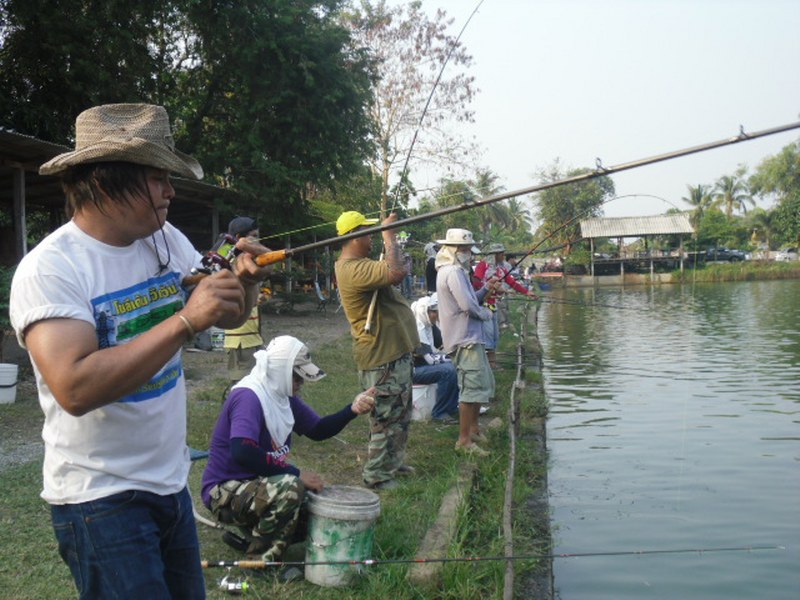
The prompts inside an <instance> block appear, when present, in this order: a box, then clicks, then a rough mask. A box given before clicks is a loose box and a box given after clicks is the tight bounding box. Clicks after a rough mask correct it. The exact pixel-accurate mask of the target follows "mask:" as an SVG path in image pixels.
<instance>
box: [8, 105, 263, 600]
mask: <svg viewBox="0 0 800 600" xmlns="http://www.w3.org/2000/svg"><path fill="white" fill-rule="evenodd" d="M75 134H76V135H75V139H76V142H75V150H74V151H72V152H67V153H65V154H61V155H59V156H56V157H55V158H53V159H52V160H50V161H48V162H47V163H45V164H44V165H42V166H41V168H40V170H39V172H40V173H41V174H42V175H60V176H61V181H62V186H63V188H64V192H65V194H66V196H67V201H68V203H69V209H70V213H71V215H72V219H71V220H70V221H69V222H68V223H66V224H65V225H63V226H61V227H60V228H59V229H57V230H56V231H55V232H53V233H51V234H50V235H49V236H47V237H46V238H45V239H44V240H43V241H42V242H41V243H40V244H39V245H38V246H36V248H34V249H33V250H32V251H31V252H30V253H29V254H28V255H27V256H25V258H23V260H22V262H21V263H20V264H19V267H18V268H17V271H16V273H15V275H14V279H13V282H12V286H11V301H10V304H11V306H10V314H11V322H12V325H13V327H14V329H15V331H16V334H17V339H18V340H19V343H20V344H21V345H22V346H24V347H26V348H27V350H28V352H29V353H30V356H31V362H32V363H33V366H34V370H35V372H36V381H37V385H38V388H39V402H40V404H41V406H42V410H43V411H44V426H43V431H42V437H43V439H44V444H45V455H44V465H43V469H42V470H43V476H44V490H43V492H42V498H44V500H45V501H47V502H48V503H49V504H50V509H51V517H52V523H53V528H54V530H55V535H56V539H57V541H58V548H59V553H60V554H61V557H62V559H63V560H64V562H65V563H66V564H67V565H68V566H69V568H70V571H71V573H72V577H73V579H74V580H75V584H76V587H77V588H78V593H79V596H80V598H170V597H171V598H203V597H204V596H205V582H204V578H203V574H202V571H201V568H200V562H199V561H200V552H199V545H198V540H197V530H196V528H195V523H194V519H193V515H192V504H191V498H190V496H189V491H188V489H187V487H186V484H187V475H188V472H189V450H188V448H187V446H186V387H185V380H184V373H183V367H182V363H181V347H182V346H183V344H184V343H185V342H186V341H188V340H190V339H191V338H192V337H194V334H195V332H198V331H201V330H204V329H206V328H208V327H210V326H212V325H217V326H220V327H235V326H238V325H240V324H241V323H243V322H244V320H245V319H246V318H247V315H248V314H250V309H251V307H252V306H253V304H254V302H255V299H256V295H257V293H258V290H257V287H256V284H257V282H258V281H260V280H261V279H262V270H261V269H260V268H259V267H258V266H257V265H256V264H255V262H254V260H253V256H254V255H255V254H260V253H261V252H263V251H265V249H263V247H261V246H258V245H257V244H256V245H254V244H252V243H248V242H242V243H240V244H239V245H238V247H239V249H241V250H242V251H243V253H242V254H240V255H239V256H238V257H237V259H236V263H235V265H234V269H233V271H227V270H226V271H220V272H217V273H214V274H213V275H210V276H207V277H205V278H203V279H202V280H201V281H200V282H199V283H198V284H197V285H196V287H195V288H194V291H193V292H192V294H191V295H190V296H189V297H188V299H187V294H186V293H185V291H184V289H183V288H182V285H181V284H182V281H183V279H184V278H185V277H186V276H187V275H189V274H190V272H191V270H192V268H194V267H200V266H201V256H200V254H198V253H197V252H196V251H195V250H194V248H192V246H191V244H190V243H189V241H188V240H187V239H186V237H185V236H184V235H183V234H181V233H180V232H179V231H178V230H177V229H176V228H175V227H173V226H172V225H170V224H169V223H167V222H166V218H167V210H168V208H169V205H170V202H171V201H172V199H173V197H174V195H175V190H174V189H173V187H172V184H171V183H170V179H169V174H170V173H176V174H178V175H180V176H182V177H187V178H191V179H201V178H202V176H203V170H202V168H201V167H200V165H199V164H198V163H197V161H196V160H194V159H193V158H191V157H189V156H187V155H185V154H182V153H180V152H178V151H176V150H175V149H174V145H173V141H172V135H171V132H170V126H169V118H168V116H167V112H166V110H164V108H163V107H161V106H154V105H147V104H112V105H103V106H97V107H94V108H90V109H88V110H86V111H84V112H82V113H81V114H80V115H79V116H78V118H77V120H76V123H75Z"/></svg>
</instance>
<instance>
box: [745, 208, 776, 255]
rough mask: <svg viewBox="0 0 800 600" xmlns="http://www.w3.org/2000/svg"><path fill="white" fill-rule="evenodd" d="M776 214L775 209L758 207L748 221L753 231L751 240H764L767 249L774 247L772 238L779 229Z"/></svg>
mask: <svg viewBox="0 0 800 600" xmlns="http://www.w3.org/2000/svg"><path fill="white" fill-rule="evenodd" d="M775 215H776V212H775V211H774V210H764V209H763V208H756V209H755V210H753V211H752V212H751V213H750V215H749V216H750V219H749V220H748V222H749V225H750V229H751V230H752V232H753V234H752V238H751V241H756V242H757V241H758V240H762V241H763V243H764V246H765V249H766V250H767V251H769V250H770V248H771V247H772V243H773V242H772V240H773V239H774V238H775V234H776V231H777V230H776V223H777V219H776V218H775Z"/></svg>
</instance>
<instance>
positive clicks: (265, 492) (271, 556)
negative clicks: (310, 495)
mask: <svg viewBox="0 0 800 600" xmlns="http://www.w3.org/2000/svg"><path fill="white" fill-rule="evenodd" d="M304 495H305V487H304V486H303V484H302V483H301V481H300V478H299V477H296V476H294V475H273V476H272V477H258V478H256V479H251V480H248V481H237V480H231V481H226V482H225V483H223V484H222V485H218V486H215V487H213V488H212V489H211V506H210V508H211V512H212V513H213V514H214V516H215V517H216V518H217V520H218V521H220V522H222V523H229V524H232V525H236V526H237V527H239V528H240V529H241V530H242V532H243V533H245V535H247V536H248V537H251V538H252V542H251V544H250V549H249V550H248V553H253V552H256V551H257V552H258V553H262V552H263V554H262V558H263V560H266V561H274V560H278V559H279V558H280V556H281V554H283V551H284V550H286V547H287V546H288V545H289V543H290V542H291V541H292V536H293V534H294V533H295V529H296V528H297V523H298V521H299V519H300V508H301V505H302V504H303V497H304Z"/></svg>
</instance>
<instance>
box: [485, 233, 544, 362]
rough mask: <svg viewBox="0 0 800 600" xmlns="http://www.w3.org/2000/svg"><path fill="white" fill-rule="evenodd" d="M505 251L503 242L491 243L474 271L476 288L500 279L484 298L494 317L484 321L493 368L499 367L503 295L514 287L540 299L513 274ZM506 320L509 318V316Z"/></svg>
mask: <svg viewBox="0 0 800 600" xmlns="http://www.w3.org/2000/svg"><path fill="white" fill-rule="evenodd" d="M505 253H506V247H505V246H504V245H503V244H499V243H495V244H490V245H489V247H488V248H487V249H486V255H487V256H486V258H485V259H483V260H481V261H479V262H478V264H477V265H475V269H474V270H473V273H472V282H473V287H474V288H475V289H476V290H477V289H481V288H482V287H484V286H485V285H486V283H487V282H488V281H489V279H492V278H494V279H497V280H499V281H500V285H499V286H498V287H497V288H496V291H494V292H492V293H491V294H488V295H487V296H486V298H485V299H484V301H485V304H486V307H487V308H488V309H489V310H490V311H492V318H491V319H490V320H488V321H484V322H483V337H484V341H485V342H486V354H487V355H488V358H489V366H490V367H491V368H492V369H496V368H497V344H498V343H499V342H500V319H499V318H498V314H497V313H498V310H502V307H501V306H500V301H501V300H502V295H503V294H505V293H506V292H507V291H509V290H512V289H513V290H514V291H515V292H518V293H520V294H523V295H525V296H530V297H531V298H533V299H534V300H538V299H539V297H538V296H537V295H536V294H534V293H532V292H530V291H528V288H526V287H525V286H524V285H522V284H521V283H520V282H519V281H517V280H516V279H514V277H513V276H512V275H511V265H510V264H509V263H507V262H506V260H505ZM505 320H508V318H507V316H506V318H505Z"/></svg>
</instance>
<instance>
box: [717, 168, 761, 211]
mask: <svg viewBox="0 0 800 600" xmlns="http://www.w3.org/2000/svg"><path fill="white" fill-rule="evenodd" d="M746 172H747V169H746V167H745V166H743V165H742V166H740V167H739V168H738V169H736V172H735V173H734V174H733V175H723V176H722V177H720V178H719V179H718V180H717V182H716V183H715V184H714V191H713V198H714V205H715V206H722V207H723V208H724V209H725V215H726V216H727V217H728V218H729V219H730V218H731V217H732V216H733V213H734V211H741V212H742V213H743V214H747V205H748V204H749V205H751V206H755V201H754V200H753V197H752V196H751V195H750V188H749V186H748V184H747V180H746V179H745V177H744V176H745V173H746Z"/></svg>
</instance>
